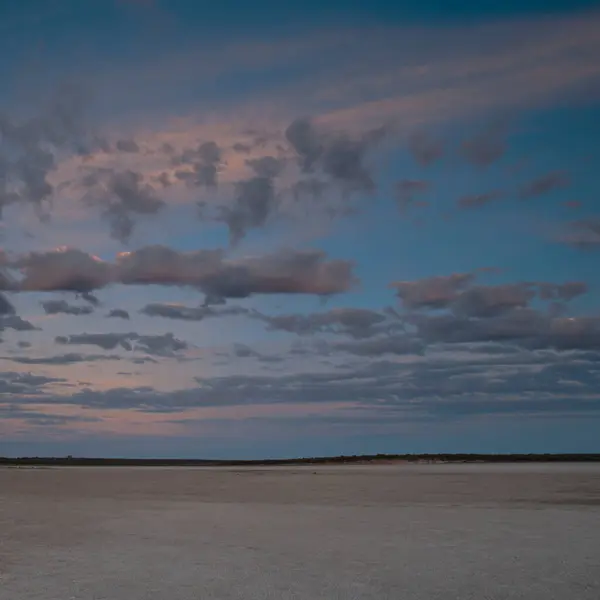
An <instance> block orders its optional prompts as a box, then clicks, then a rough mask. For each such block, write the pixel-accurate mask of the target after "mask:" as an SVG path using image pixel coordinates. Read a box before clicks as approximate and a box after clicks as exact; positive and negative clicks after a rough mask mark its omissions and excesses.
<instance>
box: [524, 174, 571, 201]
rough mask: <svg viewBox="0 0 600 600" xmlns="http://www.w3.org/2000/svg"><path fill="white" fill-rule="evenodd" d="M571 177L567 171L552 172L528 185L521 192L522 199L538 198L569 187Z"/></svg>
mask: <svg viewBox="0 0 600 600" xmlns="http://www.w3.org/2000/svg"><path fill="white" fill-rule="evenodd" d="M569 183H570V177H569V175H568V174H567V173H566V172H565V171H552V172H551V173H547V174H546V175H543V176H542V177H538V178H537V179H534V180H533V181H530V182H529V183H528V184H526V185H525V186H524V187H523V188H522V189H521V192H520V197H521V198H522V199H524V200H525V199H529V198H537V197H539V196H543V195H545V194H549V193H550V192H553V191H555V190H560V189H563V188H565V187H567V186H568V185H569Z"/></svg>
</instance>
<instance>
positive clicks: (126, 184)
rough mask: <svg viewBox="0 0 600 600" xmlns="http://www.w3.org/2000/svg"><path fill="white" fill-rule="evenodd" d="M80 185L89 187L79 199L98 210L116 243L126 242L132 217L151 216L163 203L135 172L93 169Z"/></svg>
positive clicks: (132, 220)
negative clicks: (107, 224)
mask: <svg viewBox="0 0 600 600" xmlns="http://www.w3.org/2000/svg"><path fill="white" fill-rule="evenodd" d="M91 175H92V176H91V177H89V178H88V179H87V180H84V184H87V187H88V188H89V189H88V191H87V192H86V193H85V195H84V197H83V202H84V204H86V205H87V206H92V207H99V208H100V209H101V211H102V213H101V214H102V217H103V218H104V219H106V220H107V221H108V223H109V225H110V230H111V235H112V237H113V238H115V239H116V240H119V241H121V242H127V241H128V240H129V238H130V237H131V234H132V233H133V229H134V227H135V221H134V217H135V216H140V215H155V214H157V213H158V212H159V211H160V210H161V209H162V208H164V206H165V203H164V201H163V200H161V199H160V198H158V197H157V196H156V192H155V189H154V188H153V187H152V186H151V185H150V184H149V183H145V182H144V177H143V176H142V175H141V174H140V173H136V172H135V171H131V170H126V171H116V170H112V169H108V170H97V171H95V172H93V173H92V174H91Z"/></svg>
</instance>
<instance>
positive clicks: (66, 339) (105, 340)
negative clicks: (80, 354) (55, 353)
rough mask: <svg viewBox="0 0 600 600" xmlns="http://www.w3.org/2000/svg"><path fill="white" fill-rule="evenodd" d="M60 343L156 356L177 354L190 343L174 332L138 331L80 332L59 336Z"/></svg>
mask: <svg viewBox="0 0 600 600" xmlns="http://www.w3.org/2000/svg"><path fill="white" fill-rule="evenodd" d="M55 342H56V343H57V344H60V345H63V346H64V345H69V346H71V345H75V346H99V347H100V348H102V349H103V350H114V349H116V348H122V349H123V350H128V351H129V352H138V351H139V352H144V353H146V354H150V355H156V356H177V354H178V353H179V352H180V351H181V350H187V348H188V344H187V343H186V342H184V341H182V340H179V339H177V338H176V337H175V336H174V335H173V334H172V333H165V334H164V335H140V334H138V333H133V332H129V333H79V334H74V335H68V336H57V337H56V338H55Z"/></svg>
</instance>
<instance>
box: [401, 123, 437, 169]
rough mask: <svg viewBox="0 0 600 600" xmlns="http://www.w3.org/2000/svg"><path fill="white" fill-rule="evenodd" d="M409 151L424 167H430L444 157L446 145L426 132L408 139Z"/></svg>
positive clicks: (418, 133) (415, 133) (420, 132)
mask: <svg viewBox="0 0 600 600" xmlns="http://www.w3.org/2000/svg"><path fill="white" fill-rule="evenodd" d="M408 149H409V152H410V153H411V155H412V156H413V158H414V159H415V160H416V161H417V162H418V163H419V164H420V165H421V166H423V167H428V166H430V165H432V164H433V163H434V162H436V161H438V160H439V159H440V158H442V156H443V155H444V145H443V144H442V142H440V141H439V140H436V139H435V138H432V137H431V136H429V135H428V134H427V133H426V132H424V131H417V132H414V133H412V134H411V135H410V136H409V138H408Z"/></svg>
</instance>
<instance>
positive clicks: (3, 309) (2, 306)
mask: <svg viewBox="0 0 600 600" xmlns="http://www.w3.org/2000/svg"><path fill="white" fill-rule="evenodd" d="M14 314H15V307H14V306H13V305H12V304H11V303H10V302H9V300H8V298H7V297H6V296H5V295H4V294H0V317H1V316H5V315H14Z"/></svg>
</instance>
